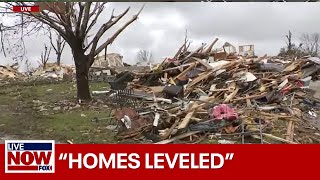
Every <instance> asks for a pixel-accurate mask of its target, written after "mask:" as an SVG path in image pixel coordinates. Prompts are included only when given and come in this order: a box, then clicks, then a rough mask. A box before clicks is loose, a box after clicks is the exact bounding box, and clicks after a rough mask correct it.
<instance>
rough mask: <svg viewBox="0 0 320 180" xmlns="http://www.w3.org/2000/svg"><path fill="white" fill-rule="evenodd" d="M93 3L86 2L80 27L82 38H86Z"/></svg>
mask: <svg viewBox="0 0 320 180" xmlns="http://www.w3.org/2000/svg"><path fill="white" fill-rule="evenodd" d="M91 4H92V2H86V3H85V5H84V14H83V19H82V23H81V27H80V37H84V35H85V32H86V28H87V25H88V21H89V13H90V7H91Z"/></svg>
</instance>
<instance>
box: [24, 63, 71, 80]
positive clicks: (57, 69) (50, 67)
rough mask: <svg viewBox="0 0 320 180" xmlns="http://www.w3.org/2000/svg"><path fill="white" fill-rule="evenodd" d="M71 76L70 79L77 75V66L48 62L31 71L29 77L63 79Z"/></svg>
mask: <svg viewBox="0 0 320 180" xmlns="http://www.w3.org/2000/svg"><path fill="white" fill-rule="evenodd" d="M67 76H69V79H72V78H74V77H75V67H73V66H68V65H57V64H56V63H47V64H46V66H45V67H43V66H39V67H38V68H37V69H35V70H34V71H33V72H32V73H31V77H29V79H58V80H62V79H64V78H66V77H67Z"/></svg>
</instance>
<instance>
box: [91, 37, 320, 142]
mask: <svg viewBox="0 0 320 180" xmlns="http://www.w3.org/2000/svg"><path fill="white" fill-rule="evenodd" d="M215 42H216V40H215V41H214V42H213V43H212V44H211V45H210V46H208V47H207V48H205V45H204V44H203V45H202V46H201V47H199V48H198V49H196V50H195V51H192V52H190V51H188V47H187V45H186V43H185V44H184V45H183V46H181V48H180V49H179V50H178V52H177V53H176V55H175V56H174V57H173V58H168V59H165V60H164V61H163V62H162V63H160V64H158V65H156V66H155V67H154V68H153V69H152V70H150V71H148V72H142V73H139V72H130V71H127V72H121V73H119V74H117V75H116V76H114V77H113V78H111V79H108V80H107V81H108V82H109V84H110V85H111V90H110V91H101V92H99V91H95V92H93V95H96V96H98V95H100V96H101V95H103V97H107V98H110V102H111V103H112V104H113V105H114V106H116V111H115V113H114V118H115V119H116V120H117V121H116V122H117V123H116V124H117V127H118V128H117V129H116V130H117V132H118V133H117V137H118V138H119V139H120V140H121V139H128V138H130V139H134V140H141V139H147V140H151V141H152V142H154V143H156V144H166V143H173V142H180V141H181V140H186V139H187V141H188V143H199V142H201V141H203V140H204V139H206V138H205V137H209V138H211V139H217V140H218V141H217V142H218V143H236V142H240V143H289V144H297V143H304V142H305V139H304V138H300V137H298V136H295V134H296V133H298V132H299V133H300V132H303V131H302V130H300V129H301V127H303V126H308V127H307V128H309V131H314V133H315V134H319V133H317V129H316V128H314V127H310V126H309V124H308V121H306V119H307V118H315V117H316V116H317V111H318V110H319V109H320V101H319V99H315V98H313V97H312V95H310V93H309V90H308V84H309V83H310V81H311V80H315V79H317V78H318V77H319V73H320V70H319V69H320V62H319V61H320V59H319V58H315V57H302V58H292V59H284V58H281V57H267V56H266V55H265V56H263V57H256V56H248V54H246V56H241V55H238V54H235V53H226V52H212V50H211V49H212V46H213V45H214V43H215ZM105 94H107V96H105ZM279 123H280V124H284V125H286V126H287V127H286V129H285V130H283V129H280V130H278V131H277V134H278V135H273V132H275V131H276V129H275V124H279ZM228 139H229V140H228ZM309 139H312V140H313V141H312V142H317V141H318V140H317V141H316V139H317V138H314V137H309ZM318 143H319V141H318Z"/></svg>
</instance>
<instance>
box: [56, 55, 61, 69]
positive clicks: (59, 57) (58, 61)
mask: <svg viewBox="0 0 320 180" xmlns="http://www.w3.org/2000/svg"><path fill="white" fill-rule="evenodd" d="M60 63H61V53H57V65H58V66H60Z"/></svg>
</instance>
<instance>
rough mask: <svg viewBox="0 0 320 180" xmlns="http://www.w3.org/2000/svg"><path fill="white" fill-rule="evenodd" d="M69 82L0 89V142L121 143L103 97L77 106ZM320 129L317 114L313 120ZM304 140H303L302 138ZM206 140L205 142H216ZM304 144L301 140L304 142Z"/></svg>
mask: <svg viewBox="0 0 320 180" xmlns="http://www.w3.org/2000/svg"><path fill="white" fill-rule="evenodd" d="M90 88H91V90H92V91H94V90H107V89H109V85H108V84H107V83H103V82H101V83H97V82H95V83H93V82H91V83H90ZM310 88H311V89H313V90H314V92H315V94H314V97H316V98H318V99H320V81H318V82H312V83H311V84H310ZM75 99H76V87H75V84H74V83H72V82H62V83H15V84H9V85H6V86H2V87H0V143H3V142H4V140H6V139H54V140H56V141H57V142H59V143H67V142H73V143H123V142H119V141H117V139H116V138H115V133H114V132H112V131H111V130H109V128H107V127H108V126H110V125H114V122H113V121H112V120H111V118H110V116H112V112H113V110H114V109H113V108H111V107H109V106H107V105H106V102H105V99H103V97H102V98H101V97H100V98H99V99H95V100H94V101H93V102H92V103H90V104H87V105H81V106H80V105H78V104H77V102H76V101H75ZM312 123H313V125H314V126H315V127H316V128H319V129H320V115H318V116H317V118H315V119H313V120H312ZM296 127H297V130H296V131H295V132H297V134H298V135H301V134H306V135H307V136H306V137H307V139H306V142H307V143H320V134H319V133H316V131H315V130H314V129H315V128H313V127H307V128H303V129H301V126H296ZM285 133H286V124H285V123H282V122H276V123H275V128H274V130H273V133H272V134H274V135H276V136H278V137H282V138H285ZM303 138H305V137H303ZM216 142H217V141H216V140H206V141H204V143H216ZM303 142H304V141H303Z"/></svg>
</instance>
